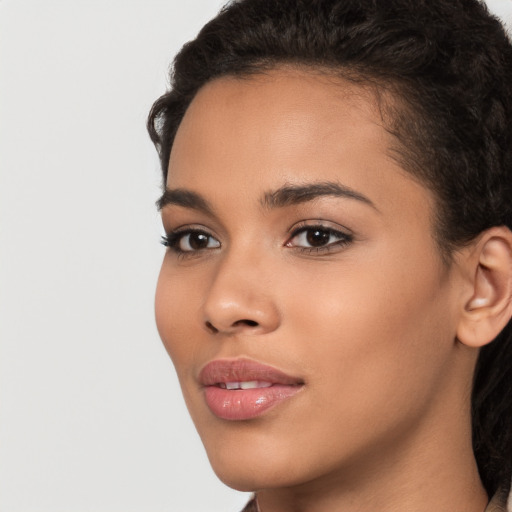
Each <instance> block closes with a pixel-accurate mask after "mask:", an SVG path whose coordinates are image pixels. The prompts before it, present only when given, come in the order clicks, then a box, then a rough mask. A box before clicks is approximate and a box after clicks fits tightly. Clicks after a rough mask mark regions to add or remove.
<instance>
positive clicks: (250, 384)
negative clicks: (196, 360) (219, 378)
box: [219, 380, 272, 390]
mask: <svg viewBox="0 0 512 512" xmlns="http://www.w3.org/2000/svg"><path fill="white" fill-rule="evenodd" d="M270 386H272V383H271V382H265V381H260V380H249V381H245V382H221V383H219V387H220V388H222V389H231V390H233V389H256V388H269V387H270Z"/></svg>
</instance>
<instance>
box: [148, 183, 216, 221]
mask: <svg viewBox="0 0 512 512" xmlns="http://www.w3.org/2000/svg"><path fill="white" fill-rule="evenodd" d="M168 204H175V205H178V206H183V207H184V208H191V209H194V210H199V211H202V212H203V213H206V214H207V215H213V208H212V207H211V205H210V203H208V201H207V200H206V199H204V198H203V197H202V196H200V195H199V194H197V193H196V192H192V191H191V190H186V189H182V188H175V189H173V190H171V189H168V188H167V189H165V192H164V193H163V194H162V196H161V197H160V199H158V201H157V202H156V205H157V207H158V209H159V210H161V209H162V208H163V207H164V206H167V205H168Z"/></svg>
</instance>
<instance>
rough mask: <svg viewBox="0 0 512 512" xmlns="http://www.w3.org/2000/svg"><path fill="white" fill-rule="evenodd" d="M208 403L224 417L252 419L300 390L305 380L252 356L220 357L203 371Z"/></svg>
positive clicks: (217, 414)
mask: <svg viewBox="0 0 512 512" xmlns="http://www.w3.org/2000/svg"><path fill="white" fill-rule="evenodd" d="M199 381H200V382H201V384H202V385H203V386H204V390H205V399H206V404H207V405H208V407H209V409H210V410H211V412H212V413H213V414H214V415H215V416H217V417H218V418H221V419H224V420H238V421H240V420H249V419H252V418H256V417H257V416H260V415H261V414H263V413H264V412H265V411H267V410H269V409H270V408H272V407H275V406H276V405H278V404H280V403H282V402H283V401H285V400H287V399H288V398H291V397H292V396H294V395H295V394H296V393H298V392H299V391H300V390H301V389H302V387H303V385H304V381H303V380H301V379H299V378H297V377H292V376H290V375H286V374H285V373H283V372H281V371H280V370H277V369H276V368H273V367H271V366H267V365H264V364H261V363H257V362H256V361H252V360H250V359H219V360H216V361H212V362H211V363H208V364H207V365H206V366H205V367H204V368H203V369H202V370H201V372H200V374H199Z"/></svg>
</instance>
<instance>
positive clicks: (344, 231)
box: [285, 220, 354, 254]
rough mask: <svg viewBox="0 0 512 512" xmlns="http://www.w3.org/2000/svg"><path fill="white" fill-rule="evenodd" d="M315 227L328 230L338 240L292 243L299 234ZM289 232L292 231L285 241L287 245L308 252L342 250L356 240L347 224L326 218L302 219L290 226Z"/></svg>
mask: <svg viewBox="0 0 512 512" xmlns="http://www.w3.org/2000/svg"><path fill="white" fill-rule="evenodd" d="M314 229H318V230H319V231H325V232H328V233H330V234H331V235H334V236H336V237H337V238H338V240H335V241H333V242H329V243H327V244H325V245H320V246H313V245H311V246H305V245H293V244H292V243H291V242H292V241H293V239H294V238H297V237H298V236H300V235H301V234H303V233H305V232H307V231H308V230H314ZM289 232H291V233H290V235H289V237H288V239H287V241H286V243H285V247H289V248H290V249H294V250H297V251H299V252H302V253H306V254H312V253H314V254H318V253H328V252H332V251H336V250H341V249H342V248H343V247H345V246H347V245H348V244H350V243H352V242H353V240H354V235H353V233H352V232H351V230H349V229H348V228H346V227H345V226H341V225H340V224H337V223H333V222H330V221H325V220H306V221H301V222H299V223H298V224H294V226H292V228H290V230H289Z"/></svg>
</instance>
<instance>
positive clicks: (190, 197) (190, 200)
mask: <svg viewBox="0 0 512 512" xmlns="http://www.w3.org/2000/svg"><path fill="white" fill-rule="evenodd" d="M324 196H332V197H343V198H346V199H354V200H356V201H360V202H362V203H365V204H367V205H369V206H371V207H372V208H374V209H375V210H377V211H378V209H377V207H376V206H375V205H374V204H373V202H372V201H371V200H370V199H369V198H367V197H366V196H364V195H363V194H361V193H359V192H357V191H355V190H354V189H352V188H350V187H347V186H345V185H341V184H339V183H335V182H322V183H308V184H305V185H283V186H282V187H280V188H278V189H277V190H272V191H268V192H265V193H264V194H263V198H262V199H261V204H262V206H263V207H265V208H268V209H275V208H284V207H285V206H293V205H298V204H302V203H307V202H309V201H313V200H314V199H317V198H319V197H324ZM169 204H174V205H177V206H183V207H184V208H191V209H194V210H199V211H201V212H203V213H206V214H207V215H214V209H213V207H212V206H211V205H210V203H209V202H208V201H207V200H206V199H205V198H204V197H202V196H201V195H200V194H198V193H196V192H192V191H191V190H187V189H181V188H177V189H168V188H167V189H165V192H164V193H163V194H162V196H161V197H160V199H158V201H157V202H156V205H157V207H158V209H159V210H161V209H162V208H164V207H165V206H167V205H169Z"/></svg>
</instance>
